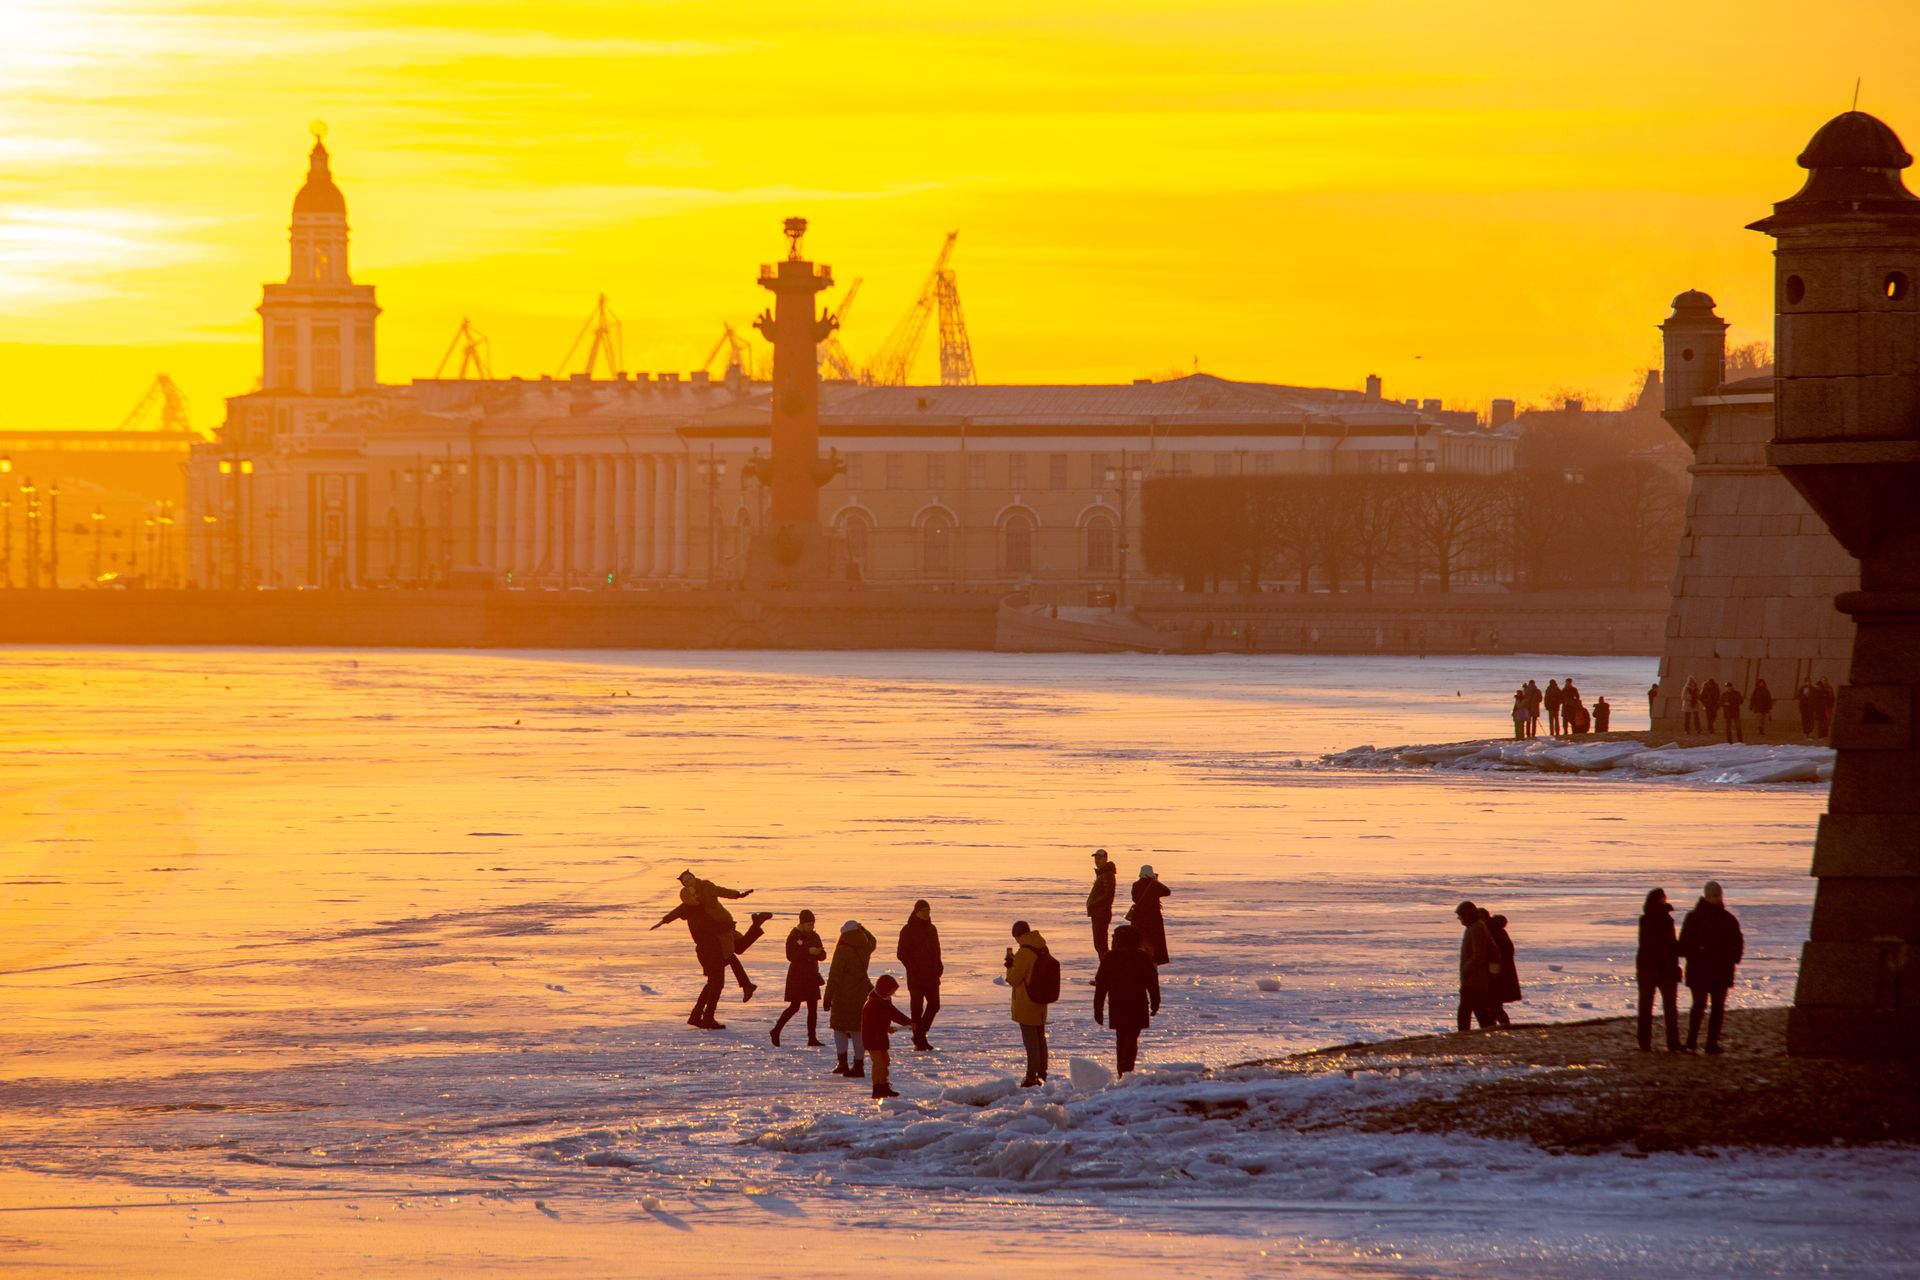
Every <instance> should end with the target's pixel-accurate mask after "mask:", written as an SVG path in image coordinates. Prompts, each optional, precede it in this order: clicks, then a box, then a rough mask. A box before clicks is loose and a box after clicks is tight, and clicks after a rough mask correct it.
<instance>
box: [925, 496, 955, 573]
mask: <svg viewBox="0 0 1920 1280" xmlns="http://www.w3.org/2000/svg"><path fill="white" fill-rule="evenodd" d="M920 570H921V572H922V573H924V574H926V575H927V576H928V577H945V576H946V575H947V574H949V573H951V572H952V571H953V520H952V519H951V518H950V517H949V516H948V515H947V513H946V512H944V511H932V512H928V513H927V518H926V519H925V520H924V521H922V522H921V525H920Z"/></svg>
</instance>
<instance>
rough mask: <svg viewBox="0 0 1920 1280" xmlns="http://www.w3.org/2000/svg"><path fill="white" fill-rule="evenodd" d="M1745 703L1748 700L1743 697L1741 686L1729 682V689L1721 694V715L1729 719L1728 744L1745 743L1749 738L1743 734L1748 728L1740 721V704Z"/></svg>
mask: <svg viewBox="0 0 1920 1280" xmlns="http://www.w3.org/2000/svg"><path fill="white" fill-rule="evenodd" d="M1745 701H1746V699H1745V698H1744V697H1743V696H1742V695H1741V693H1740V688H1739V686H1738V685H1735V684H1734V683H1733V682H1732V681H1728V682H1727V687H1726V688H1725V689H1724V690H1722V691H1721V694H1720V714H1721V715H1723V716H1725V717H1726V718H1727V741H1728V742H1745V741H1746V740H1747V736H1746V734H1745V733H1744V732H1743V730H1744V729H1745V727H1746V726H1745V725H1744V724H1743V723H1742V722H1741V720H1740V704H1741V703H1743V702H1745Z"/></svg>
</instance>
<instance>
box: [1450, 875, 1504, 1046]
mask: <svg viewBox="0 0 1920 1280" xmlns="http://www.w3.org/2000/svg"><path fill="white" fill-rule="evenodd" d="M1453 914H1454V915H1455V916H1456V917H1457V918H1458V919H1459V921H1460V927H1461V928H1462V929H1463V930H1465V933H1464V934H1463V935H1462V936H1461V939H1460V1007H1459V1009H1458V1011H1457V1012H1456V1014H1455V1020H1456V1022H1457V1023H1458V1024H1459V1028H1460V1030H1462V1031H1471V1030H1473V1023H1474V1019H1476V1018H1477V1019H1479V1021H1480V1027H1481V1029H1482V1030H1485V1029H1487V1028H1489V1027H1491V1026H1493V1024H1494V1021H1495V1019H1494V1015H1493V965H1494V957H1495V955H1496V954H1497V953H1496V952H1495V950H1494V946H1493V936H1492V935H1491V934H1489V933H1488V932H1487V926H1486V923H1485V922H1484V921H1483V920H1481V919H1480V908H1479V907H1476V906H1475V905H1474V904H1473V903H1472V902H1462V903H1461V904H1460V905H1459V906H1457V907H1455V908H1454V909H1453Z"/></svg>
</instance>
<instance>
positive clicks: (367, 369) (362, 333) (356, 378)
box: [352, 327, 379, 391]
mask: <svg viewBox="0 0 1920 1280" xmlns="http://www.w3.org/2000/svg"><path fill="white" fill-rule="evenodd" d="M377 381H379V379H378V378H377V377H376V376H375V371H374V367H373V330H372V329H369V328H365V327H363V328H360V329H357V330H355V331H354V335H353V378H352V385H353V389H354V390H356V391H358V390H361V389H363V388H366V387H371V386H372V385H373V384H374V383H375V382H377Z"/></svg>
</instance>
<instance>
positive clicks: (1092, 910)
mask: <svg viewBox="0 0 1920 1280" xmlns="http://www.w3.org/2000/svg"><path fill="white" fill-rule="evenodd" d="M1119 877H1120V869H1119V868H1118V867H1116V866H1114V865H1113V863H1112V862H1110V861H1109V860H1108V859H1107V851H1106V850H1105V849H1095V850H1094V851H1093V889H1092V891H1091V892H1089V893H1088V894H1087V918H1088V919H1089V920H1091V921H1093V953H1094V954H1095V955H1097V956H1104V955H1105V954H1107V926H1109V925H1111V924H1112V923H1113V893H1114V889H1115V887H1116V885H1117V884H1118V883H1119Z"/></svg>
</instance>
